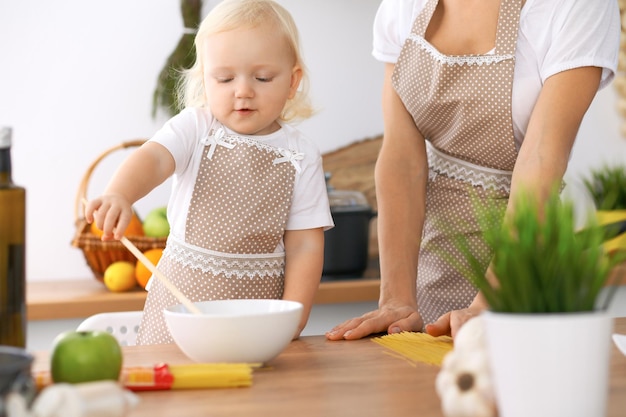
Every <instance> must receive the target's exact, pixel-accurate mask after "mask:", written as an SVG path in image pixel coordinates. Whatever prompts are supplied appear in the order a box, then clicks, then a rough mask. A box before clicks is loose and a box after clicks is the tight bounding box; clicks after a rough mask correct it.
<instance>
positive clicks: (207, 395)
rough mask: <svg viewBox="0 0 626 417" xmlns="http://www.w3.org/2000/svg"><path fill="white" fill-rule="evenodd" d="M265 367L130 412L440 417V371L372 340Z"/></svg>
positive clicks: (135, 352) (178, 359)
mask: <svg viewBox="0 0 626 417" xmlns="http://www.w3.org/2000/svg"><path fill="white" fill-rule="evenodd" d="M616 331H617V332H619V333H626V318H620V319H617V320H616ZM611 349H612V351H611V368H610V369H611V371H610V372H611V373H610V388H609V404H608V412H607V415H606V417H618V416H620V417H621V416H623V415H624V410H626V357H624V355H622V354H621V353H620V352H619V351H618V350H617V348H616V347H615V345H614V344H612V347H611ZM124 360H125V366H152V365H154V364H155V363H158V362H166V363H169V364H181V363H190V360H189V359H187V358H186V357H185V356H184V355H183V354H182V353H181V351H180V350H179V349H178V348H177V347H176V346H175V345H160V346H133V347H124ZM268 365H269V367H268V369H260V370H256V371H255V373H254V378H253V384H252V386H251V387H247V388H228V389H207V390H177V391H154V392H144V393H140V394H139V396H140V399H141V401H140V403H139V405H138V406H137V407H136V408H135V409H133V410H132V411H131V412H129V413H128V417H160V416H171V415H182V416H185V417H195V416H203V417H204V416H208V415H210V416H212V417H220V416H228V417H237V416H257V417H264V416H272V417H273V416H299V417H319V416H324V417H334V416H341V417H344V416H359V417H368V416H372V417H380V416H394V417H405V416H407V417H408V416H411V417H413V416H417V415H419V416H421V417H442V416H443V414H442V412H441V405H440V401H439V397H438V396H437V394H436V392H435V378H436V376H437V373H438V372H439V368H438V367H436V366H431V365H425V364H421V363H417V364H414V363H412V362H408V361H407V360H405V359H403V358H400V357H398V356H397V355H393V354H390V351H388V350H386V349H385V348H383V347H382V346H380V345H378V344H376V343H374V342H372V341H371V340H369V339H363V340H359V341H350V342H347V341H340V342H329V341H327V340H326V339H325V338H324V337H322V336H309V337H302V338H300V339H299V340H296V341H293V342H291V344H290V345H289V346H288V347H287V349H286V350H285V351H284V352H283V353H281V354H280V355H279V356H278V357H277V358H275V359H274V360H272V361H270V362H269V363H268ZM581 365H584V364H583V363H581ZM47 369H48V354H47V353H37V354H36V360H35V363H34V365H33V371H45V370H47ZM529 400H530V399H529Z"/></svg>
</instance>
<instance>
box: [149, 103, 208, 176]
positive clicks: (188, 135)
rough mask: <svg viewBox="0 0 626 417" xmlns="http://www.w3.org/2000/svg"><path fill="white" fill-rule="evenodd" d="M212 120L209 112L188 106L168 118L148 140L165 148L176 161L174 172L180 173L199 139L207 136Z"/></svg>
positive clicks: (192, 153)
mask: <svg viewBox="0 0 626 417" xmlns="http://www.w3.org/2000/svg"><path fill="white" fill-rule="evenodd" d="M212 121H213V116H212V115H211V114H210V113H209V112H207V111H204V110H203V109H201V108H196V107H188V108H186V109H184V110H182V111H181V112H180V113H178V114H177V115H175V116H174V117H172V118H171V119H169V120H168V121H167V122H166V123H165V124H164V125H163V127H162V128H161V129H159V130H158V131H157V132H156V133H155V134H154V136H152V138H150V141H151V142H157V143H159V144H161V145H163V146H164V147H165V148H167V150H168V151H169V152H170V153H171V154H172V157H173V158H174V161H175V163H176V169H175V173H176V174H180V173H182V172H183V171H185V170H186V169H187V167H188V165H189V163H190V162H191V160H192V158H193V155H194V152H195V151H196V148H198V146H199V144H200V139H202V138H204V137H206V136H207V134H208V130H209V127H210V125H211V123H212Z"/></svg>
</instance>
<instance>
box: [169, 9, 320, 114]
mask: <svg viewBox="0 0 626 417" xmlns="http://www.w3.org/2000/svg"><path fill="white" fill-rule="evenodd" d="M268 23H269V24H271V25H273V26H274V27H275V29H276V30H277V31H279V32H281V33H282V34H283V35H284V36H285V39H286V40H287V43H288V44H289V46H290V49H291V52H292V53H293V55H294V58H295V65H296V66H298V67H300V68H301V69H302V80H301V81H300V86H299V88H298V91H297V92H296V94H295V96H294V97H293V98H292V99H289V100H287V102H286V103H285V107H284V108H283V111H282V113H281V116H280V120H281V121H285V122H288V121H292V120H297V119H306V118H308V117H310V116H311V115H312V114H313V108H312V107H311V104H310V101H309V97H308V89H309V80H308V75H307V70H306V67H305V65H304V62H303V60H302V56H301V52H300V40H299V34H298V29H297V27H296V24H295V22H294V20H293V18H292V17H291V14H290V13H289V12H288V11H287V10H286V9H285V8H284V7H282V6H281V5H279V4H278V3H276V2H274V1H272V0H224V1H222V2H221V3H219V4H218V5H217V6H215V7H214V8H213V10H211V12H210V13H209V14H208V15H207V16H206V18H205V19H204V20H203V21H202V23H201V24H200V27H199V28H198V33H197V34H196V38H195V41H194V45H195V48H196V61H195V63H194V64H193V66H192V67H191V68H189V69H188V70H185V71H183V73H182V77H181V79H180V83H179V85H178V88H177V93H178V96H179V99H180V100H179V102H180V103H184V106H185V107H203V106H206V104H207V98H206V96H205V91H204V74H203V69H202V56H201V54H202V51H203V47H204V43H205V41H206V39H207V37H209V36H211V35H213V34H216V33H220V32H226V31H229V30H234V29H239V28H242V27H243V28H250V27H255V26H258V25H260V24H268Z"/></svg>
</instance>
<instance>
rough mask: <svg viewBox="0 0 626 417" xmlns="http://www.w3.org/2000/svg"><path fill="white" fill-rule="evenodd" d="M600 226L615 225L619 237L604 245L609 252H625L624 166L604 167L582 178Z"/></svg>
mask: <svg viewBox="0 0 626 417" xmlns="http://www.w3.org/2000/svg"><path fill="white" fill-rule="evenodd" d="M583 184H584V185H585V188H586V189H587V191H589V194H590V195H591V198H592V199H593V202H594V203H595V206H596V210H597V211H596V215H597V218H598V222H599V223H600V224H617V226H616V228H617V233H618V234H619V236H617V237H615V238H613V239H611V240H610V241H608V242H606V243H605V248H606V249H607V250H608V251H609V252H615V251H617V250H626V166H624V165H614V166H610V165H604V166H602V167H601V168H597V169H594V170H592V171H591V173H590V174H589V176H588V177H586V178H583Z"/></svg>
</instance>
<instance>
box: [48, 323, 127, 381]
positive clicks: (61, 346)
mask: <svg viewBox="0 0 626 417" xmlns="http://www.w3.org/2000/svg"><path fill="white" fill-rule="evenodd" d="M122 359H123V356H122V348H121V347H120V344H119V342H118V341H117V339H116V338H115V337H114V336H113V335H111V334H110V333H108V332H105V331H98V330H86V331H67V332H64V333H61V334H59V335H58V336H57V337H56V338H55V339H54V343H53V347H52V354H51V358H50V373H51V375H52V380H53V381H54V382H67V383H72V384H76V383H80V382H91V381H101V380H114V381H117V380H118V379H119V377H120V372H121V370H122Z"/></svg>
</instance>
